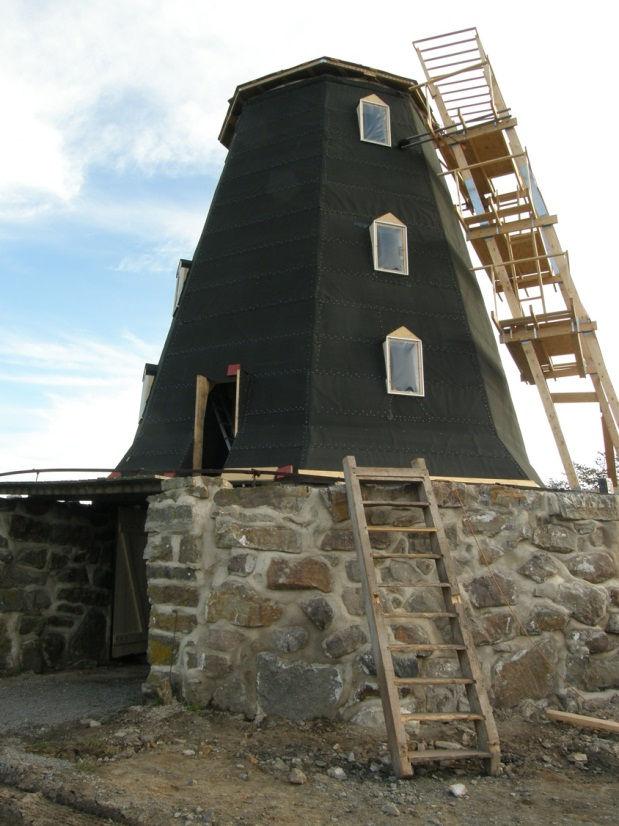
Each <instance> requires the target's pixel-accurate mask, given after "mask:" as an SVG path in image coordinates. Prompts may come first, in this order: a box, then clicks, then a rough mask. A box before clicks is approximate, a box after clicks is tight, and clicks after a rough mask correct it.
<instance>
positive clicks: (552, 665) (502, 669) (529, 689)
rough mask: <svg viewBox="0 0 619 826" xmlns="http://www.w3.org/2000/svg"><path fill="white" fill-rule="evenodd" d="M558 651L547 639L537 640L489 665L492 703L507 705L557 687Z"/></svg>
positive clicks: (537, 697)
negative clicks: (492, 695)
mask: <svg viewBox="0 0 619 826" xmlns="http://www.w3.org/2000/svg"><path fill="white" fill-rule="evenodd" d="M557 664H558V654H557V649H556V647H555V645H554V643H553V642H552V641H551V640H541V641H540V642H538V643H535V644H534V645H532V646H531V647H530V648H523V649H521V650H520V651H517V652H516V653H514V654H511V655H510V656H508V657H506V658H501V659H499V660H497V662H496V663H495V664H494V666H493V668H492V689H493V693H494V699H495V704H496V705H497V706H499V707H503V708H510V707H512V706H515V705H518V703H519V702H521V700H524V699H527V698H529V699H532V700H538V699H542V698H544V697H547V696H548V695H549V694H552V693H553V692H554V691H555V690H556V687H557V679H558V669H557Z"/></svg>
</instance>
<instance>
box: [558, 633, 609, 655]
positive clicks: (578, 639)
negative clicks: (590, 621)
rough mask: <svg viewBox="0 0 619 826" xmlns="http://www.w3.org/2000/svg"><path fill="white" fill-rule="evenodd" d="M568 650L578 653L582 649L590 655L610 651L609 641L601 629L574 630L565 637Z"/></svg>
mask: <svg viewBox="0 0 619 826" xmlns="http://www.w3.org/2000/svg"><path fill="white" fill-rule="evenodd" d="M565 641H566V643H567V647H568V650H569V651H571V652H572V653H576V652H577V651H578V649H579V648H580V647H584V648H586V649H587V651H588V652H589V654H603V653H604V651H608V648H609V645H610V643H609V639H608V637H607V636H606V634H605V633H604V631H602V629H601V628H572V629H571V630H570V631H568V633H567V634H566V635H565Z"/></svg>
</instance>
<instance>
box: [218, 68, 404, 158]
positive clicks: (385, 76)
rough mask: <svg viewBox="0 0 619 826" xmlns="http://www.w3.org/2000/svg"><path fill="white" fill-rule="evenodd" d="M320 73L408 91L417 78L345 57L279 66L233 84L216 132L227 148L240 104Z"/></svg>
mask: <svg viewBox="0 0 619 826" xmlns="http://www.w3.org/2000/svg"><path fill="white" fill-rule="evenodd" d="M323 74H337V75H345V76H347V77H358V78H361V79H363V80H374V81H376V82H378V83H382V84H384V85H386V86H390V87H392V88H394V89H400V90H401V91H404V92H407V91H409V90H410V87H411V86H414V85H416V83H417V81H415V80H412V79H411V78H408V77H401V76H400V75H393V74H391V73H390V72H383V71H382V70H380V69H372V68H370V67H369V66H361V65H360V64H359V63H349V62H348V61H346V60H337V59H336V58H334V57H318V58H315V59H314V60H309V61H308V62H307V63H300V64H299V65H298V66H292V67H291V68H290V69H282V70H280V71H279V72H272V73H271V74H269V75H264V76H263V77H259V78H257V79H256V80H250V81H248V82H247V83H241V84H240V86H237V87H236V90H235V92H234V95H233V96H232V97H231V98H230V106H229V107H228V112H227V113H226V117H225V120H224V123H223V126H222V127H221V132H220V133H219V140H220V142H221V143H223V145H224V146H225V147H226V148H228V147H229V146H230V142H231V140H232V135H233V134H234V127H235V125H236V121H237V118H238V116H239V114H240V112H241V109H242V108H243V104H244V103H245V102H246V101H247V100H249V99H250V98H252V97H255V96H256V95H260V94H262V93H263V92H266V91H269V90H270V89H275V88H277V87H278V86H282V85H284V84H286V83H293V82H295V81H298V80H304V79H306V78H310V77H316V76H317V75H323Z"/></svg>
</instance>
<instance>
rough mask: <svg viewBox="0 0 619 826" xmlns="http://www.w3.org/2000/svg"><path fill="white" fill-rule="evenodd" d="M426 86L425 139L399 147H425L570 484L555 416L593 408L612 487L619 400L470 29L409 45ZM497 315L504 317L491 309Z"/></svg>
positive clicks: (422, 91) (551, 218) (422, 97)
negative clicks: (561, 385) (580, 388)
mask: <svg viewBox="0 0 619 826" xmlns="http://www.w3.org/2000/svg"><path fill="white" fill-rule="evenodd" d="M413 45H414V47H415V49H416V51H417V55H418V56H419V60H420V62H421V66H422V68H423V71H424V74H425V77H426V80H425V82H424V83H420V84H418V85H417V86H414V87H413V89H412V92H413V94H414V95H415V96H416V98H417V101H418V103H419V104H420V108H421V110H422V112H424V114H425V118H426V123H425V128H426V129H427V132H426V133H422V134H421V135H416V136H413V137H412V138H410V139H408V140H407V141H404V142H402V144H401V145H402V146H403V148H406V147H409V146H414V145H418V144H419V143H422V142H424V141H426V140H433V141H434V144H435V146H436V149H437V151H438V155H439V160H440V162H441V165H442V167H443V172H442V173H441V174H442V175H444V176H449V177H450V179H451V181H452V184H453V185H451V186H450V190H451V193H452V196H453V198H454V203H455V206H456V209H457V211H458V215H459V217H460V221H461V223H462V226H463V228H464V232H465V235H466V238H467V240H468V241H469V243H470V244H471V246H472V247H473V250H474V251H475V253H476V255H477V258H478V259H479V261H480V263H481V267H476V268H474V269H475V270H484V271H485V272H486V273H487V275H488V277H489V278H490V281H491V283H492V287H493V293H494V304H495V307H494V312H493V313H492V319H493V321H494V323H495V325H496V326H497V328H498V332H499V338H500V341H501V342H503V343H504V344H506V345H507V347H508V349H509V352H510V353H511V355H512V357H513V359H514V361H515V362H516V365H517V367H518V369H519V370H520V375H521V378H522V380H523V381H524V382H527V383H529V384H535V385H536V386H537V389H538V391H539V394H540V397H541V400H542V404H543V406H544V410H545V412H546V416H547V417H548V422H549V424H550V427H551V430H552V433H553V436H554V439H555V442H556V444H557V448H558V450H559V454H560V456H561V460H562V462H563V466H564V468H565V473H566V475H567V479H568V481H569V483H570V486H571V487H573V488H577V487H578V479H577V477H576V472H575V470H574V465H573V462H572V459H571V456H570V452H569V450H568V447H567V443H566V440H565V437H564V435H563V431H562V429H561V424H560V422H559V418H558V416H557V411H556V408H555V405H556V404H559V403H579V402H588V403H596V404H597V405H599V408H600V413H601V419H602V429H603V436H604V448H605V455H606V464H607V468H608V476H609V478H611V479H612V481H613V482H614V484H615V485H616V484H617V479H616V473H615V452H616V451H619V401H618V399H617V395H616V393H615V391H614V389H613V386H612V383H611V380H610V377H609V374H608V371H607V369H606V366H605V364H604V359H603V357H602V352H601V349H600V346H599V343H598V340H597V336H596V333H595V331H596V324H595V322H594V321H592V320H591V319H590V318H589V315H588V313H587V311H586V310H585V308H584V306H583V304H582V302H581V300H580V298H579V296H578V293H577V291H576V288H575V286H574V282H573V281H572V277H571V274H570V267H569V258H568V254H567V252H566V251H565V250H563V249H562V248H561V244H560V243H559V239H558V236H557V231H556V223H557V217H556V215H551V214H549V212H548V209H547V208H546V204H545V202H544V199H543V197H542V194H541V192H540V189H539V187H538V185H537V182H536V179H535V176H534V175H533V172H532V170H531V164H530V162H529V157H528V154H527V152H526V150H525V149H523V146H522V144H521V143H520V140H519V138H518V134H517V132H516V119H515V118H514V117H512V115H511V112H510V110H509V108H508V107H507V104H506V103H505V100H504V98H503V95H502V94H501V91H500V89H499V86H498V84H497V82H496V79H495V76H494V73H493V71H492V67H491V65H490V62H489V60H488V57H487V55H486V53H485V51H484V48H483V46H482V44H481V41H480V39H479V35H478V33H477V29H475V28H472V29H463V30H460V31H456V32H450V33H448V34H444V35H438V36H436V37H430V38H425V39H423V40H417V41H415V43H414V44H413ZM500 308H501V309H503V313H501V312H500V311H499V310H500ZM574 376H577V377H580V378H583V379H587V380H588V381H589V382H590V388H589V389H588V390H587V391H586V392H568V393H554V392H551V391H550V389H549V387H548V381H549V380H550V379H561V378H566V377H574Z"/></svg>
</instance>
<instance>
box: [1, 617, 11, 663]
mask: <svg viewBox="0 0 619 826" xmlns="http://www.w3.org/2000/svg"><path fill="white" fill-rule="evenodd" d="M12 648H13V644H12V642H11V635H10V633H9V626H8V623H7V622H6V620H5V619H4V618H3V617H0V672H2V671H5V670H6V671H8V666H9V662H10V657H11V651H12Z"/></svg>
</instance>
